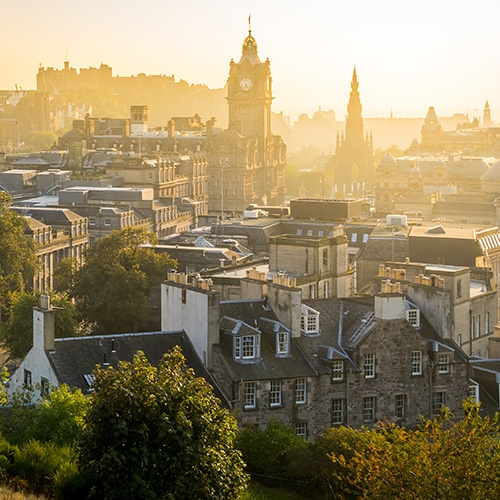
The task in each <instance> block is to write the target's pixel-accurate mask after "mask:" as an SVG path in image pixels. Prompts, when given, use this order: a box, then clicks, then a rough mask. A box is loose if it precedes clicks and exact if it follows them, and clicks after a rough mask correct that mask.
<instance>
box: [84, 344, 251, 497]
mask: <svg viewBox="0 0 500 500" xmlns="http://www.w3.org/2000/svg"><path fill="white" fill-rule="evenodd" d="M94 375H95V383H94V393H93V394H92V395H91V397H90V398H91V404H90V408H89V411H88V413H87V416H86V425H85V428H84V432H83V434H82V436H81V440H80V448H79V450H80V465H81V468H82V470H83V472H86V473H88V474H89V477H92V484H93V487H92V492H91V497H92V498H99V499H104V498H105V499H107V500H113V499H122V500H123V499H137V498H148V499H151V500H154V499H177V498H184V499H224V500H226V499H232V498H237V497H238V495H239V494H241V493H242V492H243V491H244V490H245V488H246V483H247V477H246V475H245V474H244V472H243V461H242V459H241V455H240V452H239V451H237V450H236V449H235V448H234V447H233V441H234V439H235V437H236V430H237V428H236V421H235V419H234V417H232V416H231V415H230V414H229V413H228V412H227V411H226V410H224V409H222V408H221V407H220V401H219V400H218V399H217V398H216V397H215V396H214V395H213V391H212V388H211V386H210V385H209V384H208V383H207V382H206V381H205V380H204V379H201V378H197V377H195V375H194V373H193V371H192V370H190V369H187V368H186V367H185V363H184V357H183V356H182V354H181V352H180V348H178V347H177V348H174V349H173V350H172V351H170V352H169V353H166V354H165V355H164V357H163V359H162V361H161V362H160V364H159V366H158V368H156V367H154V366H152V365H151V364H150V363H149V361H148V360H147V359H146V357H145V355H144V354H143V353H141V352H139V353H137V354H136V356H135V357H134V361H133V363H128V362H120V364H119V366H118V369H117V370H115V369H113V368H112V367H107V368H100V367H98V368H97V369H96V370H95V372H94Z"/></svg>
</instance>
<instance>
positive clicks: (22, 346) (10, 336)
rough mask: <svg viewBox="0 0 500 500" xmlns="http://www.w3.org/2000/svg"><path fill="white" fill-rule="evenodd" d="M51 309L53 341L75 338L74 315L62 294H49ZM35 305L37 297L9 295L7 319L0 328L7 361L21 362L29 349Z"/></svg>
mask: <svg viewBox="0 0 500 500" xmlns="http://www.w3.org/2000/svg"><path fill="white" fill-rule="evenodd" d="M49 295H50V298H51V303H52V305H54V306H55V307H56V308H55V315H54V316H55V318H54V319H55V325H54V326H55V332H54V335H55V337H57V338H64V337H75V336H76V335H78V334H79V328H78V320H77V317H78V313H77V310H76V308H75V306H74V305H73V303H72V302H71V301H70V300H69V299H68V298H67V297H66V295H64V294H56V293H55V292H51V293H50V294H49ZM37 304H38V293H36V292H19V293H17V294H15V295H13V298H12V302H11V304H10V305H9V308H8V319H7V321H6V322H5V323H3V324H2V325H1V326H0V338H1V339H2V341H3V344H4V347H5V348H6V350H7V353H8V355H9V359H10V360H16V359H22V358H24V356H26V354H28V351H29V350H30V349H31V348H32V347H33V308H34V307H35V306H36V305H37Z"/></svg>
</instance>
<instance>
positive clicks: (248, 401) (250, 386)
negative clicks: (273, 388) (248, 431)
mask: <svg viewBox="0 0 500 500" xmlns="http://www.w3.org/2000/svg"><path fill="white" fill-rule="evenodd" d="M244 405H245V406H244V407H245V410H250V409H253V408H257V384H256V383H255V382H245V402H244Z"/></svg>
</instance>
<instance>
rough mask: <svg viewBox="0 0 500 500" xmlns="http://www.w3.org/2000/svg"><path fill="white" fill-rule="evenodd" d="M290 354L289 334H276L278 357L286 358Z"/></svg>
mask: <svg viewBox="0 0 500 500" xmlns="http://www.w3.org/2000/svg"><path fill="white" fill-rule="evenodd" d="M289 353H290V335H289V334H288V332H278V333H277V334H276V355H277V356H286V355H287V354H289Z"/></svg>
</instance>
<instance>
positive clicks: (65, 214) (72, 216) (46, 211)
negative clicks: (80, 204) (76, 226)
mask: <svg viewBox="0 0 500 500" xmlns="http://www.w3.org/2000/svg"><path fill="white" fill-rule="evenodd" d="M11 210H16V211H17V212H19V213H20V214H21V215H28V216H30V217H33V218H34V219H36V220H39V221H40V222H44V223H47V224H65V223H68V222H72V221H77V220H81V219H83V218H84V217H82V216H81V215H78V214H76V213H75V212H73V211H72V210H69V209H68V208H39V207H11Z"/></svg>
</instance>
